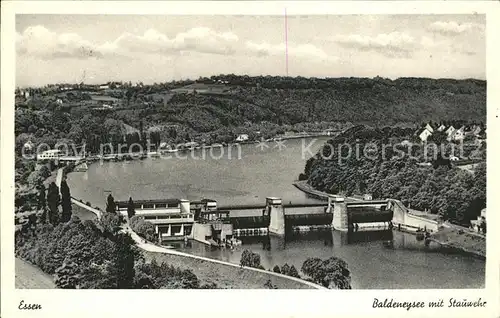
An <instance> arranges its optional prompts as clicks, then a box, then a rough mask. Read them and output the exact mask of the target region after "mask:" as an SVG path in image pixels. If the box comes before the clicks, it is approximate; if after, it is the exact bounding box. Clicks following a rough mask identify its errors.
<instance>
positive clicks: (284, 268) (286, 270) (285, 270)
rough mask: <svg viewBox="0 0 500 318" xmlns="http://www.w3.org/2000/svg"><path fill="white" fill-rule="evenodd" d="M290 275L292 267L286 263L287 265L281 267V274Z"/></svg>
mask: <svg viewBox="0 0 500 318" xmlns="http://www.w3.org/2000/svg"><path fill="white" fill-rule="evenodd" d="M289 273H290V265H288V264H287V263H285V265H283V266H281V274H284V275H289Z"/></svg>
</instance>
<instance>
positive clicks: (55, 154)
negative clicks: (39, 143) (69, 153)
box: [37, 149, 63, 160]
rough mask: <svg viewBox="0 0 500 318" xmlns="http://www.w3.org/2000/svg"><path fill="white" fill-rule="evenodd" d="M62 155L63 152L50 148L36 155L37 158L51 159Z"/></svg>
mask: <svg viewBox="0 0 500 318" xmlns="http://www.w3.org/2000/svg"><path fill="white" fill-rule="evenodd" d="M62 155H63V152H62V151H61V150H59V149H51V150H47V151H44V152H42V153H41V154H39V155H38V156H37V160H51V159H57V158H59V157H61V156H62Z"/></svg>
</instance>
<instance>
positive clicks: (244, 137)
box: [236, 134, 248, 141]
mask: <svg viewBox="0 0 500 318" xmlns="http://www.w3.org/2000/svg"><path fill="white" fill-rule="evenodd" d="M247 140H248V135H247V134H241V135H238V137H236V141H247Z"/></svg>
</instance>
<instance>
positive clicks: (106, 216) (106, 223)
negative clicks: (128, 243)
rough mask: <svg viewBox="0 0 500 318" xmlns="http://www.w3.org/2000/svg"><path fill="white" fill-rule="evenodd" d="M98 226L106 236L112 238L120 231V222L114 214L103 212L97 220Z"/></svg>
mask: <svg viewBox="0 0 500 318" xmlns="http://www.w3.org/2000/svg"><path fill="white" fill-rule="evenodd" d="M99 224H100V225H101V227H102V229H103V232H104V233H105V234H106V235H108V236H110V237H113V236H114V235H116V234H117V233H118V231H119V230H120V226H121V220H120V217H119V216H118V215H117V214H116V213H109V212H104V213H103V214H102V216H101V219H100V220H99Z"/></svg>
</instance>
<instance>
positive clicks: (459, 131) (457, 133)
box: [451, 126, 465, 140]
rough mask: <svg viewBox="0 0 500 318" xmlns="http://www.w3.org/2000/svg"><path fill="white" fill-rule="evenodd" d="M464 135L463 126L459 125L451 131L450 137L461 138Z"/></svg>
mask: <svg viewBox="0 0 500 318" xmlns="http://www.w3.org/2000/svg"><path fill="white" fill-rule="evenodd" d="M464 137H465V127H463V126H462V127H461V128H459V129H457V130H455V131H454V132H453V134H452V135H451V139H453V140H463V139H464Z"/></svg>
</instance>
